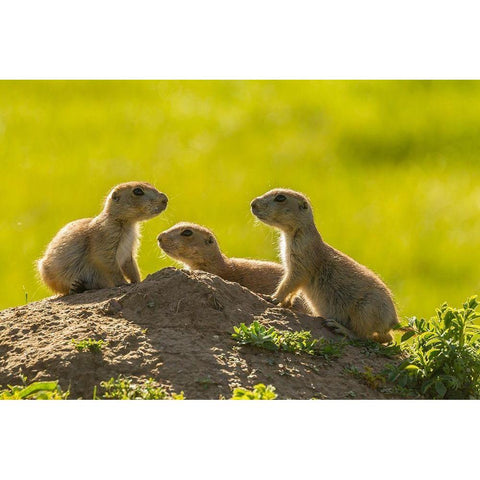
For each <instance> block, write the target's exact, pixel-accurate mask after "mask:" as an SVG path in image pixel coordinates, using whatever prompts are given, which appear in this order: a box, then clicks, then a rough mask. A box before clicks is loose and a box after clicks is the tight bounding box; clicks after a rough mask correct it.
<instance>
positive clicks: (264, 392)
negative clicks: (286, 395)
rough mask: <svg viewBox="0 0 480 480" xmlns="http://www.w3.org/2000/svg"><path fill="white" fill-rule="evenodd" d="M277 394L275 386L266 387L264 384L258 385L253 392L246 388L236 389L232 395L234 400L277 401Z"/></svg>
mask: <svg viewBox="0 0 480 480" xmlns="http://www.w3.org/2000/svg"><path fill="white" fill-rule="evenodd" d="M276 398H277V394H276V393H275V387H274V386H273V385H267V386H265V385H264V384H263V383H258V384H257V385H255V386H254V387H253V390H248V389H246V388H242V387H239V388H235V389H234V390H233V394H232V400H275V399H276Z"/></svg>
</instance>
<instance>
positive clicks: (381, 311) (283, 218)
mask: <svg viewBox="0 0 480 480" xmlns="http://www.w3.org/2000/svg"><path fill="white" fill-rule="evenodd" d="M251 209H252V213H253V214H254V215H255V216H256V217H257V218H258V219H259V220H261V221H262V222H264V223H266V224H267V225H271V226H273V227H275V228H277V229H279V230H280V231H281V252H282V261H283V264H284V266H285V269H286V272H285V275H284V277H283V279H282V281H281V283H280V285H279V286H278V288H277V290H276V291H275V293H274V295H273V296H274V297H275V299H276V300H277V301H279V302H280V303H281V305H282V306H288V305H289V304H291V302H292V300H293V299H294V298H295V295H296V294H297V292H299V291H301V292H302V293H303V294H304V295H305V297H306V298H307V300H308V302H309V304H310V307H311V308H312V310H313V311H314V312H315V313H316V314H317V315H320V316H322V317H324V318H325V319H327V320H328V323H330V325H335V324H336V322H338V323H339V324H340V325H338V323H337V324H336V325H337V326H338V327H340V329H341V330H343V331H344V333H346V334H348V330H351V331H353V332H354V333H355V334H356V335H357V336H358V337H360V338H365V339H371V340H375V341H377V342H380V343H386V342H390V341H392V340H393V337H392V335H391V333H390V330H391V329H392V328H394V327H395V326H397V325H398V324H399V322H398V318H397V313H396V310H395V305H394V303H393V300H392V295H391V293H390V291H389V289H388V288H387V286H386V285H385V284H384V283H383V282H382V281H381V280H380V278H379V277H378V276H377V275H375V274H374V273H373V272H372V271H370V270H369V269H368V268H367V267H364V266H363V265H360V264H359V263H357V262H356V261H355V260H353V259H352V258H350V257H348V256H347V255H345V254H344V253H342V252H340V251H338V250H336V249H335V248H333V247H331V246H330V245H328V244H327V243H325V242H324V241H323V240H322V237H321V236H320V233H319V232H318V230H317V228H316V226H315V222H314V219H313V213H312V207H311V205H310V202H309V201H308V199H307V198H306V197H305V196H304V195H302V194H301V193H298V192H295V191H293V190H287V189H275V190H271V191H269V192H267V193H265V194H264V195H262V196H261V197H257V198H256V199H254V200H253V201H252V203H251ZM342 326H343V327H346V328H342ZM347 329H348V330H347Z"/></svg>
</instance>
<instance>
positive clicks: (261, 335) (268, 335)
mask: <svg viewBox="0 0 480 480" xmlns="http://www.w3.org/2000/svg"><path fill="white" fill-rule="evenodd" d="M233 330H234V333H232V337H233V338H234V339H235V340H237V341H238V342H239V343H240V344H242V345H253V346H255V347H260V348H265V349H267V350H284V351H286V352H292V353H300V352H302V353H307V354H309V355H322V356H324V357H326V358H327V357H336V356H339V355H341V351H342V348H343V345H342V344H340V343H335V342H331V341H328V340H325V339H319V340H317V339H314V338H312V335H311V333H310V332H309V331H306V330H301V331H298V332H292V331H289V330H277V329H276V328H274V327H270V328H266V327H265V326H263V325H262V324H261V323H259V322H257V321H254V322H252V323H251V324H250V325H249V326H248V327H247V326H246V325H245V324H244V323H241V324H240V326H238V327H233Z"/></svg>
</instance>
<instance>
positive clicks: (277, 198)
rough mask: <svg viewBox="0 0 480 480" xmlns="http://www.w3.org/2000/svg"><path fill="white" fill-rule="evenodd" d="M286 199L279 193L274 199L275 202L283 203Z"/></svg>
mask: <svg viewBox="0 0 480 480" xmlns="http://www.w3.org/2000/svg"><path fill="white" fill-rule="evenodd" d="M286 199H287V197H286V196H285V195H282V194H281V193H280V194H279V195H277V196H276V197H275V198H274V200H275V202H284V201H285V200H286Z"/></svg>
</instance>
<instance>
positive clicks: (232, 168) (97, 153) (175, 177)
mask: <svg viewBox="0 0 480 480" xmlns="http://www.w3.org/2000/svg"><path fill="white" fill-rule="evenodd" d="M479 112H480V82H448V81H426V82H416V81H393V82H392V81H379V82H375V81H361V82H360V81H359V82H353V81H340V82H334V81H305V82H289V81H283V82H282V81H251V82H248V81H221V82H214V81H181V82H180V81H168V82H166V81H161V82H153V81H138V82H115V81H78V82H68V81H43V82H40V81H38V82H34V81H25V82H20V81H2V82H0V160H1V166H2V180H3V181H2V185H3V192H2V195H1V204H0V206H1V212H2V215H0V271H1V272H2V274H1V278H0V308H5V307H9V306H15V305H19V304H22V303H24V302H25V299H26V296H27V294H28V301H35V300H39V299H41V298H43V297H45V296H47V295H49V292H48V290H47V289H46V288H45V287H44V286H42V285H41V283H40V282H39V280H38V278H37V276H36V273H35V268H34V261H35V259H37V258H39V257H40V256H41V254H42V251H43V249H44V248H45V246H46V245H47V243H48V242H49V241H50V239H51V238H52V237H53V235H54V234H55V233H56V232H57V231H58V229H59V228H60V227H62V226H63V225H64V224H65V223H67V222H69V221H71V220H74V219H78V218H82V217H88V216H94V215H96V214H97V213H98V212H99V211H100V208H101V203H102V199H103V197H104V196H105V195H106V193H107V192H108V190H109V189H110V188H111V187H112V186H113V185H115V184H117V183H119V182H123V181H127V180H132V179H141V180H147V181H150V182H152V183H154V184H155V185H156V186H157V187H158V188H159V189H161V190H162V191H164V192H165V193H167V194H168V196H169V198H170V203H169V206H168V209H167V211H166V212H165V213H163V214H162V215H160V216H159V217H157V218H155V219H153V220H150V221H149V222H146V223H145V225H144V228H143V241H142V246H141V249H140V254H139V264H140V268H141V270H142V273H143V275H146V274H147V273H150V272H154V271H156V270H158V269H160V268H162V267H165V266H168V265H172V264H173V262H172V261H171V260H170V259H168V258H166V257H162V256H161V254H160V252H159V250H158V247H157V245H156V242H155V238H156V236H157V234H158V233H159V232H160V231H161V230H164V229H166V228H168V227H170V226H171V225H173V224H174V223H176V222H178V221H181V220H186V221H193V222H197V223H201V224H204V225H206V226H208V227H210V228H211V229H213V231H214V232H215V233H216V235H217V237H218V239H219V242H220V245H221V247H222V248H223V250H224V251H225V253H227V254H228V255H231V256H247V257H253V258H264V259H270V260H273V259H275V258H276V247H275V245H274V243H275V235H274V232H273V230H272V229H270V228H269V227H267V226H265V225H262V224H257V223H256V222H255V221H254V219H253V217H252V215H251V214H250V212H249V203H250V201H251V199H252V198H254V197H255V196H257V195H260V194H262V193H264V192H265V191H266V190H268V189H270V188H273V187H275V186H284V187H290V188H293V189H297V190H300V191H302V192H304V193H306V194H307V195H308V196H309V197H310V198H311V200H312V203H313V206H314V213H315V217H316V221H317V225H318V228H319V230H320V232H321V233H322V235H323V237H324V239H325V240H326V241H327V242H329V243H331V244H332V245H334V246H335V247H337V248H339V249H340V250H342V251H344V252H345V253H347V254H349V255H350V256H352V257H353V258H355V259H356V260H358V261H360V262H361V263H364V264H365V265H367V266H369V267H370V268H372V269H373V270H374V271H376V272H378V273H379V274H380V275H381V276H382V278H383V279H384V280H385V281H386V282H387V283H388V285H389V286H390V287H391V289H392V290H393V292H394V295H395V298H396V301H397V303H398V307H399V312H400V314H401V315H402V316H412V315H417V316H419V317H422V316H426V315H428V314H429V312H430V311H431V309H432V306H434V305H439V304H441V303H443V302H444V301H447V302H448V303H449V304H458V303H460V302H461V301H462V300H463V299H464V298H465V297H467V296H468V295H471V294H472V292H478V291H479V290H480V277H479V275H478V267H477V265H476V262H474V261H473V260H472V259H474V258H476V256H477V255H478V251H479V250H480V221H479V218H480V135H478V131H479V128H480V114H479Z"/></svg>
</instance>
